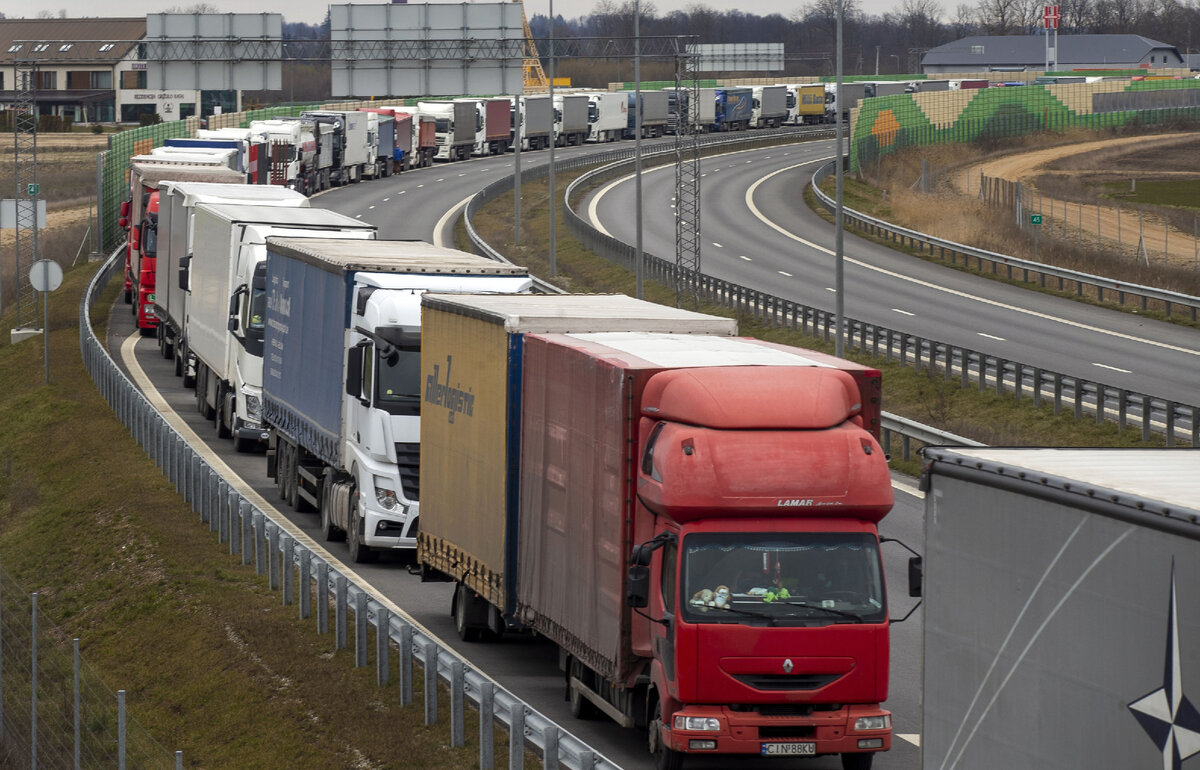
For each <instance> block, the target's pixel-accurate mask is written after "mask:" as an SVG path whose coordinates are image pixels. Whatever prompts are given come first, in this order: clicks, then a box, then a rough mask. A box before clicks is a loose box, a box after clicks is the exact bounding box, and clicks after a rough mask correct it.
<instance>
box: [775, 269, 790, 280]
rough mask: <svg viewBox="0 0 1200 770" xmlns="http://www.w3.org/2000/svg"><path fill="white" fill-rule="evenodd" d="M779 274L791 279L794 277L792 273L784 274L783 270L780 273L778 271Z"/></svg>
mask: <svg viewBox="0 0 1200 770" xmlns="http://www.w3.org/2000/svg"><path fill="white" fill-rule="evenodd" d="M778 272H779V274H780V275H786V276H787V277H788V278H791V277H792V274H791V273H785V272H783V271H782V270H780V271H778Z"/></svg>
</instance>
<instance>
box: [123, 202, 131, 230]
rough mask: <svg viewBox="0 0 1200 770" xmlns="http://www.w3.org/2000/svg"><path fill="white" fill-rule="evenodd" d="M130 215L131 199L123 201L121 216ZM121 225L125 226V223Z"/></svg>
mask: <svg viewBox="0 0 1200 770" xmlns="http://www.w3.org/2000/svg"><path fill="white" fill-rule="evenodd" d="M128 216H129V201H121V217H122V218H125V217H128ZM121 226H122V227H124V225H121Z"/></svg>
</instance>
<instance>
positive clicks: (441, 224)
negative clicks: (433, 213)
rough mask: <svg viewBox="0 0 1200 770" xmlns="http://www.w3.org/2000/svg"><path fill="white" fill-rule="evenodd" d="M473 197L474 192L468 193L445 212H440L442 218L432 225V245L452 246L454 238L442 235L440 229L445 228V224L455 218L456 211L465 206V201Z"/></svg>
mask: <svg viewBox="0 0 1200 770" xmlns="http://www.w3.org/2000/svg"><path fill="white" fill-rule="evenodd" d="M474 197H475V195H474V194H471V195H468V196H467V197H465V198H463V199H462V200H461V201H459V202H458V203H456V204H454V207H453V208H452V209H450V210H449V211H447V212H446V213H445V214H442V218H441V219H439V220H438V221H437V224H436V225H434V226H433V245H434V246H442V247H446V248H453V244H454V238H453V237H452V236H451V237H447V236H445V235H442V231H443V230H445V229H446V228H447V226H448V225H449V224H450V223H451V222H453V221H454V220H455V218H456V217H457V216H458V212H459V211H461V210H462V207H463V206H466V205H467V203H468V202H470V200H471V199H472V198H474Z"/></svg>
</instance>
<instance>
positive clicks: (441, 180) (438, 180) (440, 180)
mask: <svg viewBox="0 0 1200 770" xmlns="http://www.w3.org/2000/svg"><path fill="white" fill-rule="evenodd" d="M484 171H487V169H484ZM434 181H435V182H445V181H446V180H445V179H444V178H443V179H435V180H434Z"/></svg>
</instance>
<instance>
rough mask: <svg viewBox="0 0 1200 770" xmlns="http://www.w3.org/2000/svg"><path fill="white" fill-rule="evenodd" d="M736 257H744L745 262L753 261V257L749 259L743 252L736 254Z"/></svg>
mask: <svg viewBox="0 0 1200 770" xmlns="http://www.w3.org/2000/svg"><path fill="white" fill-rule="evenodd" d="M738 259H744V260H746V261H747V262H753V261H754V260H753V259H750V257H747V256H746V255H745V254H738Z"/></svg>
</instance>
